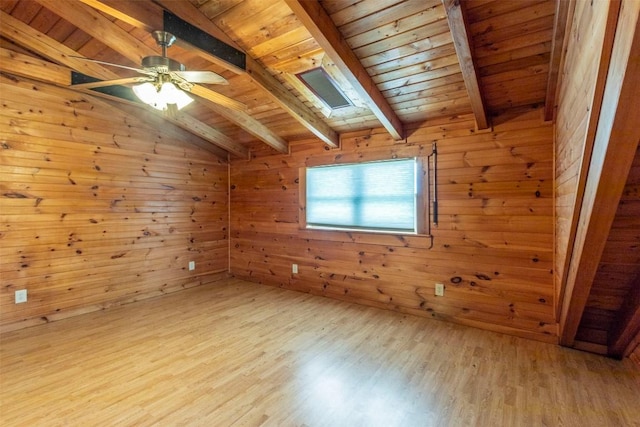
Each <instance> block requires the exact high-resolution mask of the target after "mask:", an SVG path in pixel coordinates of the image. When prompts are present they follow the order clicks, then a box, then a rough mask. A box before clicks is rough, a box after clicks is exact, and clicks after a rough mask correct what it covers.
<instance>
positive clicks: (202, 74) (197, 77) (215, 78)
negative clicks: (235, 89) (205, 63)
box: [173, 71, 229, 85]
mask: <svg viewBox="0 0 640 427" xmlns="http://www.w3.org/2000/svg"><path fill="white" fill-rule="evenodd" d="M173 73H175V74H177V75H178V76H180V77H182V78H183V79H185V80H186V81H188V82H189V83H205V84H211V85H226V84H229V82H228V81H227V79H225V78H224V77H222V76H221V75H220V74H217V73H214V72H213V71H174V72H173Z"/></svg>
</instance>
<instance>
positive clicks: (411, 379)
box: [0, 279, 640, 426]
mask: <svg viewBox="0 0 640 427" xmlns="http://www.w3.org/2000/svg"><path fill="white" fill-rule="evenodd" d="M0 368H1V377H0V423H1V424H2V425H6V426H17V425H31V426H50V425H98V424H100V425H123V426H126V425H136V426H146V425H167V426H168V425H225V426H227V425H228V426H232V425H233V426H235V425H248V426H259V425H265V426H267V425H287V426H347V425H348V426H416V425H420V426H430V425H434V426H435V425H438V426H440V425H476V426H484V425H487V426H488V425H491V426H495V425H509V426H519V425H567V426H573V425H601V426H609V425H630V426H631V425H637V422H638V418H637V409H638V407H640V370H639V369H638V368H637V367H636V366H635V365H633V362H631V361H630V360H625V361H622V362H620V361H615V360H611V359H606V358H603V357H601V356H597V355H592V354H587V353H582V352H579V351H576V350H571V349H567V348H561V347H558V346H555V345H551V344H545V343H541V342H535V341H529V340H526V339H522V338H517V337H512V336H507V335H501V334H496V333H492V332H487V331H481V330H478V329H474V328H468V327H464V326H459V325H455V324H451V323H447V322H438V321H434V320H430V319H424V318H420V317H415V316H411V315H406V314H400V313H396V312H391V311H386V310H379V309H375V308H371V307H364V306H358V305H353V304H349V303H345V302H340V301H336V300H331V299H327V298H322V297H316V296H312V295H308V294H304V293H299V292H294V291H287V290H282V289H277V288H274V287H270V286H262V285H258V284H254V283H249V282H244V281H241V280H237V279H228V280H224V281H219V282H216V283H214V284H211V285H205V286H199V287H197V288H193V289H189V290H185V291H182V292H177V293H175V294H172V295H169V296H164V297H161V298H156V299H150V300H145V301H142V302H138V303H135V304H129V305H127V306H121V307H118V308H114V309H110V310H106V311H102V312H94V313H88V314H86V315H82V316H77V317H74V318H70V319H65V320H61V321H58V322H53V323H49V324H45V325H41V326H36V327H32V328H27V329H22V330H19V331H13V332H7V333H4V334H3V335H1V336H0ZM634 423H635V424H634Z"/></svg>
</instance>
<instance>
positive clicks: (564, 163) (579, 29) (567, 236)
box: [555, 1, 615, 309]
mask: <svg viewBox="0 0 640 427" xmlns="http://www.w3.org/2000/svg"><path fill="white" fill-rule="evenodd" d="M614 3H615V2H614ZM610 7H612V6H611V5H610V3H609V2H605V1H595V2H587V1H577V2H575V10H574V12H573V19H572V21H571V28H570V30H569V32H568V35H567V39H568V41H567V50H566V56H565V58H564V65H563V69H562V80H561V85H560V89H559V95H558V111H557V119H556V148H555V155H556V165H555V169H556V170H555V179H556V184H555V190H556V262H555V274H556V278H555V280H556V285H557V286H556V292H557V295H558V298H560V294H561V291H562V286H563V285H564V283H565V282H566V275H567V268H568V263H569V259H570V256H571V253H570V252H569V248H571V247H572V246H573V241H574V239H575V230H576V226H575V224H576V222H577V216H578V214H579V212H580V206H581V205H580V202H581V200H582V192H583V187H584V181H585V180H586V173H587V169H588V165H589V160H590V153H591V147H592V145H593V140H594V138H595V132H596V125H597V121H598V113H599V111H600V105H601V103H602V92H603V90H604V83H605V77H606V67H607V66H608V62H609V61H608V58H609V56H610V48H609V49H607V47H606V46H605V45H607V44H609V45H610V43H611V40H605V33H606V28H607V25H611V23H612V22H613V24H614V25H615V19H613V20H611V17H612V16H613V15H614V14H613V13H610ZM614 18H615V17H614ZM585 153H586V154H585ZM560 306H561V304H559V305H558V309H559V308H560Z"/></svg>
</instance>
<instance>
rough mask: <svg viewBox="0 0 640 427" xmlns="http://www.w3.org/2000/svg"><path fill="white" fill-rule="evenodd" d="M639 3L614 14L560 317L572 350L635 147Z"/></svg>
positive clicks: (639, 137) (639, 136) (563, 338)
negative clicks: (603, 84)
mask: <svg viewBox="0 0 640 427" xmlns="http://www.w3.org/2000/svg"><path fill="white" fill-rule="evenodd" d="M639 15H640V2H625V7H622V8H621V9H620V13H619V16H618V21H617V26H616V32H615V40H614V43H613V51H612V53H611V62H610V64H609V70H608V73H607V79H606V83H605V89H604V96H603V100H602V109H601V110H600V116H599V119H598V126H597V131H596V137H595V142H594V146H593V152H592V155H591V163H590V165H589V172H588V176H587V181H586V186H585V191H584V197H583V203H582V208H581V210H580V217H579V220H578V222H577V224H578V230H577V233H576V238H575V242H574V246H573V251H572V257H571V261H570V264H569V274H568V277H567V283H566V287H565V289H564V296H563V305H562V312H561V318H560V343H561V344H562V345H566V346H572V345H573V343H574V341H575V337H576V333H577V331H578V327H579V325H580V320H581V318H582V314H583V312H584V308H585V305H586V303H587V299H588V298H589V294H590V292H591V286H592V284H593V279H594V277H595V274H596V270H597V268H598V264H599V262H600V259H601V257H602V252H603V250H604V247H605V244H606V242H607V238H608V236H609V231H610V229H611V224H612V223H613V219H614V217H615V215H616V211H617V208H618V204H619V201H620V197H621V195H622V191H623V189H624V186H625V184H626V181H627V176H628V175H629V171H630V169H631V165H632V163H633V159H634V157H635V153H636V150H637V149H638V144H639V143H640V126H638V114H637V111H638V107H637V106H638V99H640V61H638V60H637V58H638V57H640V28H639V21H638V16H639Z"/></svg>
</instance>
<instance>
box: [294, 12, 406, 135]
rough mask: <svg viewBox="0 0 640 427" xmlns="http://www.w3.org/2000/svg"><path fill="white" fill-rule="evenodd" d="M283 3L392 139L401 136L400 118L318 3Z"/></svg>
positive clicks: (402, 130)
mask: <svg viewBox="0 0 640 427" xmlns="http://www.w3.org/2000/svg"><path fill="white" fill-rule="evenodd" d="M286 3H287V5H288V6H289V7H290V8H291V9H292V10H293V13H294V14H295V15H296V16H297V18H298V19H299V20H300V22H302V25H304V26H305V27H306V28H307V30H309V32H310V33H311V35H312V36H313V38H314V39H315V40H316V42H317V43H318V44H319V45H320V47H322V49H324V51H325V52H326V54H327V56H329V58H331V60H332V61H333V62H334V63H335V64H336V66H337V67H338V69H339V70H340V72H341V73H342V74H343V75H344V76H345V78H346V79H347V80H348V81H349V83H350V84H351V86H352V87H353V89H354V90H355V91H356V92H357V94H358V96H360V98H361V99H362V100H363V101H365V102H366V103H367V105H368V107H369V109H370V110H371V112H372V113H373V114H374V115H375V116H376V118H377V119H378V120H379V121H380V123H382V125H383V126H384V128H385V129H386V130H387V132H389V134H391V136H392V137H393V139H396V140H400V139H404V128H403V125H402V122H401V121H400V119H399V118H398V116H397V115H396V113H395V111H394V110H393V108H391V106H390V105H389V103H388V102H387V99H386V98H385V97H384V95H382V93H381V92H380V90H379V89H378V87H377V86H376V84H375V83H374V81H373V80H372V79H371V76H369V73H367V70H366V69H365V68H364V66H363V65H362V63H361V62H360V60H359V59H358V57H357V56H356V55H355V53H353V51H352V50H351V47H350V46H349V45H348V44H347V42H346V41H345V40H344V38H343V37H342V34H340V30H338V28H337V27H336V25H335V24H334V23H333V21H332V20H331V17H330V16H329V14H327V12H326V11H325V10H324V8H323V7H322V5H321V4H320V3H319V2H317V1H308V0H306V1H305V0H286Z"/></svg>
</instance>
